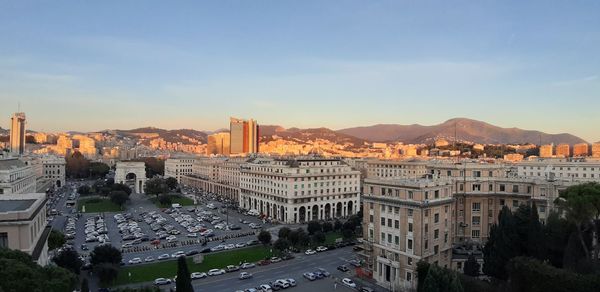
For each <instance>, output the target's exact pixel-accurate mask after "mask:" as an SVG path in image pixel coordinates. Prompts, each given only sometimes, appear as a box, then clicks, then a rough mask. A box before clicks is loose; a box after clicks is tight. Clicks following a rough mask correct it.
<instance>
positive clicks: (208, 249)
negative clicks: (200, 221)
mask: <svg viewBox="0 0 600 292" xmlns="http://www.w3.org/2000/svg"><path fill="white" fill-rule="evenodd" d="M209 252H211V250H210V247H205V248H203V249H201V250H200V253H209Z"/></svg>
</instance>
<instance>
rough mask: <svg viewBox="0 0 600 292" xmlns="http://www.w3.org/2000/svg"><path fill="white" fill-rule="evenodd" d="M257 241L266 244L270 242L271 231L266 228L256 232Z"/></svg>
mask: <svg viewBox="0 0 600 292" xmlns="http://www.w3.org/2000/svg"><path fill="white" fill-rule="evenodd" d="M258 241H260V242H262V244H264V245H267V244H269V243H271V233H269V232H268V231H266V230H262V231H261V232H260V233H259V234H258Z"/></svg>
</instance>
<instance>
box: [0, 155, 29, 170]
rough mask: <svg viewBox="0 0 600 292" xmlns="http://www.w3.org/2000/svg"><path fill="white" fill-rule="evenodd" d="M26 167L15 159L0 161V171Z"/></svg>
mask: <svg viewBox="0 0 600 292" xmlns="http://www.w3.org/2000/svg"><path fill="white" fill-rule="evenodd" d="M25 166H27V165H26V164H25V162H23V161H21V160H19V159H17V158H8V159H0V170H11V169H17V168H23V167H25Z"/></svg>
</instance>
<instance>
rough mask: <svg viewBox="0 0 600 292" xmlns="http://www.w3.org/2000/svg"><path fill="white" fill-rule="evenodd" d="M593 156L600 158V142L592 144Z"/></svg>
mask: <svg viewBox="0 0 600 292" xmlns="http://www.w3.org/2000/svg"><path fill="white" fill-rule="evenodd" d="M592 157H594V158H600V142H596V143H594V144H592Z"/></svg>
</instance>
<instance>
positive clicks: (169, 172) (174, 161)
mask: <svg viewBox="0 0 600 292" xmlns="http://www.w3.org/2000/svg"><path fill="white" fill-rule="evenodd" d="M194 161H195V159H194V158H191V157H187V158H169V159H167V160H166V161H165V177H174V178H176V179H177V182H178V183H181V177H183V176H184V175H189V174H192V170H193V166H194Z"/></svg>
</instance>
